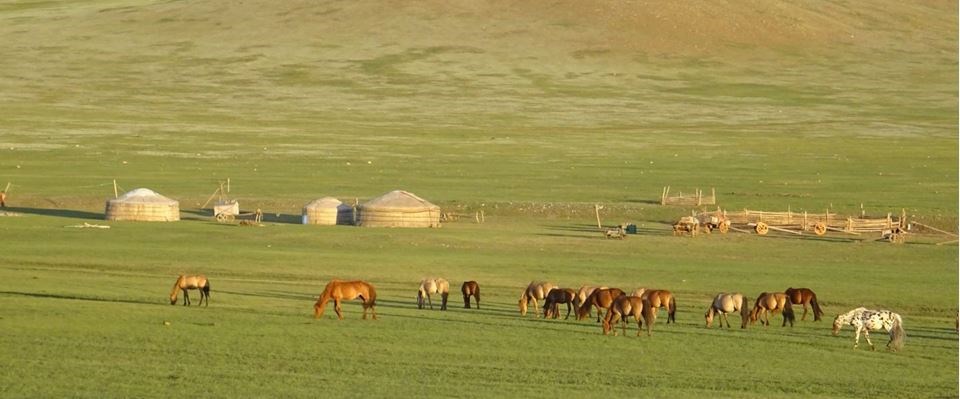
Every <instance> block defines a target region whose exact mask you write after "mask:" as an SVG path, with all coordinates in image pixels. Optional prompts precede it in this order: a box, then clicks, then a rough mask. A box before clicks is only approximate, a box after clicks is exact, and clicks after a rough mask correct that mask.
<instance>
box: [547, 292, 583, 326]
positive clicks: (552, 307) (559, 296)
mask: <svg viewBox="0 0 960 399" xmlns="http://www.w3.org/2000/svg"><path fill="white" fill-rule="evenodd" d="M576 297H577V291H576V290H574V289H573V288H554V289H552V290H550V292H548V293H547V297H546V299H544V302H543V318H544V319H546V318H548V317H551V316H552V317H553V318H554V319H556V318H557V317H559V316H560V306H559V305H560V304H561V303H565V304H567V316H566V317H564V318H563V319H564V320H566V319H569V318H570V310H571V306H570V305H571V304H573V300H574V299H575V298H576Z"/></svg>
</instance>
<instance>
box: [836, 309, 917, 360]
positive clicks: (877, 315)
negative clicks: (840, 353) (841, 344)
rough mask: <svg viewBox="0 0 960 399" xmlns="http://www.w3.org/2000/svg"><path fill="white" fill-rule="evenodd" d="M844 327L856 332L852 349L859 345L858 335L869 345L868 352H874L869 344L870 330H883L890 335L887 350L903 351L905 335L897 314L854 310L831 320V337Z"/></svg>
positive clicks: (885, 311)
mask: <svg viewBox="0 0 960 399" xmlns="http://www.w3.org/2000/svg"><path fill="white" fill-rule="evenodd" d="M844 325H851V326H853V327H854V328H855V329H856V330H857V337H856V338H855V339H854V341H853V349H857V347H858V346H859V345H860V333H861V332H863V337H864V338H866V339H867V343H868V344H870V350H876V348H875V347H874V346H873V342H870V330H883V331H887V332H889V333H890V342H888V343H887V348H889V349H891V350H893V351H899V350H900V349H903V340H904V338H906V336H907V334H906V333H905V332H904V331H903V319H901V318H900V315H899V314H896V313H893V312H891V311H889V310H871V309H867V308H863V307H860V308H856V309H854V310H851V311H849V312H847V313H844V314H842V315H838V316H837V317H836V318H835V319H833V335H839V334H840V328H841V327H843V326H844Z"/></svg>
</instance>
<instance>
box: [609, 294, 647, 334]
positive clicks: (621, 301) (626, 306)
mask: <svg viewBox="0 0 960 399" xmlns="http://www.w3.org/2000/svg"><path fill="white" fill-rule="evenodd" d="M630 316H633V318H634V320H636V321H637V336H638V337H639V336H640V330H641V329H642V328H643V322H644V321H646V322H647V336H648V337H649V336H650V331H651V330H652V329H653V321H654V319H655V315H654V309H653V308H651V307H650V302H649V301H648V300H646V299H643V298H641V297H638V296H627V295H621V296H619V297H617V299H614V300H613V303H612V304H611V305H610V308H608V309H607V315H606V316H604V317H603V335H607V333H609V332H610V331H611V330H612V331H613V335H614V336H616V335H617V331H616V329H614V323H616V322H617V321H622V327H623V335H627V318H628V317H630Z"/></svg>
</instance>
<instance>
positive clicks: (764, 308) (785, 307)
mask: <svg viewBox="0 0 960 399" xmlns="http://www.w3.org/2000/svg"><path fill="white" fill-rule="evenodd" d="M767 312H769V313H770V314H773V313H775V312H783V324H782V325H781V327H784V326H786V325H787V322H790V327H793V321H794V319H795V318H796V317H795V316H794V315H793V307H792V306H790V299H789V298H787V294H785V293H783V292H762V293H760V295H758V296H757V302H756V303H754V304H753V310H751V311H750V324H753V323H756V322H757V319H760V318H761V317H763V319H762V320H760V323H761V324H763V325H764V326H769V325H770V316H769V315H768V314H767Z"/></svg>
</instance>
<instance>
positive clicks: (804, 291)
mask: <svg viewBox="0 0 960 399" xmlns="http://www.w3.org/2000/svg"><path fill="white" fill-rule="evenodd" d="M784 293H786V294H787V296H788V297H789V298H790V303H792V304H794V305H800V304H803V316H800V321H803V320H806V318H807V304H810V307H812V308H813V321H820V317H821V316H823V309H820V305H819V304H817V294H816V293H814V292H813V290H811V289H809V288H793V287H790V288H787V290H786V291H784Z"/></svg>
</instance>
